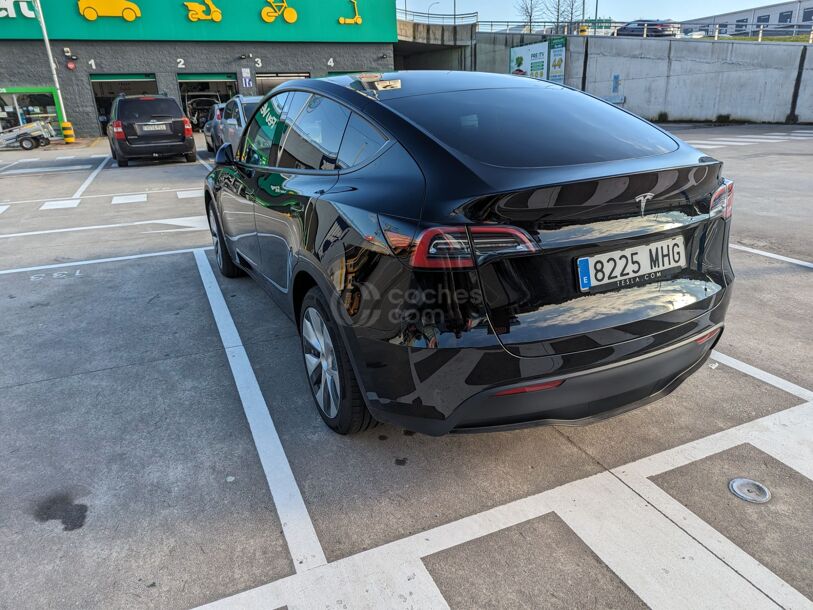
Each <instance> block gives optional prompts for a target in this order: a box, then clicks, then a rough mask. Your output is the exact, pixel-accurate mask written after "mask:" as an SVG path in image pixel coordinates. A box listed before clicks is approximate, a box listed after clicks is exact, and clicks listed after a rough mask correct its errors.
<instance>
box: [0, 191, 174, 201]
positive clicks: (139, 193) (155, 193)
mask: <svg viewBox="0 0 813 610" xmlns="http://www.w3.org/2000/svg"><path fill="white" fill-rule="evenodd" d="M183 190H187V189H182V188H177V187H176V188H171V189H156V190H153V191H147V192H146V194H147V196H150V195H160V194H162V193H177V192H178V191H183ZM141 194H144V191H138V192H127V193H105V194H103V195H85V196H83V197H82V200H83V201H84V200H85V199H104V198H107V197H109V198H113V197H120V196H124V195H141ZM44 201H47V200H46V199H20V200H18V201H4V202H3V203H8V204H12V205H19V204H23V203H42V202H44Z"/></svg>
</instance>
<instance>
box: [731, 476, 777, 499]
mask: <svg viewBox="0 0 813 610" xmlns="http://www.w3.org/2000/svg"><path fill="white" fill-rule="evenodd" d="M728 488H729V489H730V490H731V493H733V494H734V495H735V496H737V497H738V498H739V499H740V500H745V501H746V502H753V503H754V504H765V502H767V501H768V500H770V499H771V492H770V491H768V488H767V487H765V486H764V485H763V484H762V483H757V482H756V481H752V480H751V479H731V482H730V483H729V484H728Z"/></svg>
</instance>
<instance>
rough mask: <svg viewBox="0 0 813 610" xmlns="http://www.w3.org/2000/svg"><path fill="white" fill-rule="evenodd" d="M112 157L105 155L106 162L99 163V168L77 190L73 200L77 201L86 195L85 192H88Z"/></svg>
mask: <svg viewBox="0 0 813 610" xmlns="http://www.w3.org/2000/svg"><path fill="white" fill-rule="evenodd" d="M110 159H111V157H110V156H109V155H105V158H104V160H103V161H102V162H101V163H99V165H98V167H97V168H96V169H95V170H93V173H92V174H90V176H88V177H87V179H86V180H85V181H84V182H83V183H82V185H81V186H80V187H79V188H78V189H77V191H76V192H75V193H74V194H73V198H74V199H77V198H78V197H81V196H82V195H84V194H85V191H86V190H88V188H89V187H90V185H91V184H93V181H94V180H96V176H98V175H99V174H100V173H101V171H102V170H103V169H104V166H105V165H107V162H108V161H110Z"/></svg>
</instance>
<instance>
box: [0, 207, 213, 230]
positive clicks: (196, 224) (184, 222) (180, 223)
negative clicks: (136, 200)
mask: <svg viewBox="0 0 813 610" xmlns="http://www.w3.org/2000/svg"><path fill="white" fill-rule="evenodd" d="M79 201H81V200H79V199H76V200H73V201H52V202H50V203H52V204H54V205H55V206H57V207H58V204H65V205H64V207H75V206H76V205H79ZM74 202H75V203H74ZM70 203H73V204H74V205H68V204H70ZM46 205H47V204H46ZM40 209H42V208H40ZM49 209H56V207H55V208H49ZM207 222H208V221H207V220H206V216H185V217H183V218H162V219H160V220H135V221H133V222H119V223H115V224H109V225H89V226H86V227H67V228H64V229H44V230H42V231H26V232H25V233H7V234H0V239H11V238H16V237H34V236H36V235H51V234H54V233H74V232H77V231H96V230H99V229H118V228H121V227H139V226H143V225H153V224H157V225H171V226H174V227H181V228H183V229H195V230H202V229H204V228H206V229H207V230H208V224H206V223H207Z"/></svg>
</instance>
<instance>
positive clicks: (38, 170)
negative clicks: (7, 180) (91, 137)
mask: <svg viewBox="0 0 813 610" xmlns="http://www.w3.org/2000/svg"><path fill="white" fill-rule="evenodd" d="M91 167H93V166H92V165H66V166H65V167H25V168H22V169H11V170H10V169H4V170H3V171H2V172H0V176H21V175H26V174H57V173H70V172H80V171H85V170H88V169H90V168H91Z"/></svg>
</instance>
